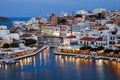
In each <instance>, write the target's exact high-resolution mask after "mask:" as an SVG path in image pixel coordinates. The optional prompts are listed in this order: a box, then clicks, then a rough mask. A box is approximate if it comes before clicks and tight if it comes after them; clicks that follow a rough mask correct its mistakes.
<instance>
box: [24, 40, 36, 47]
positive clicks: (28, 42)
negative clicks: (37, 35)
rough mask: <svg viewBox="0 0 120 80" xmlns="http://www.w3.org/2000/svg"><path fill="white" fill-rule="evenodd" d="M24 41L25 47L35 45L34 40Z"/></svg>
mask: <svg viewBox="0 0 120 80" xmlns="http://www.w3.org/2000/svg"><path fill="white" fill-rule="evenodd" d="M24 40H25V45H26V46H30V45H33V44H36V42H37V41H36V40H35V39H24Z"/></svg>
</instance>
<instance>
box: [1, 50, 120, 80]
mask: <svg viewBox="0 0 120 80" xmlns="http://www.w3.org/2000/svg"><path fill="white" fill-rule="evenodd" d="M0 71H1V72H0V75H1V73H2V74H4V76H0V80H3V78H6V79H9V77H10V78H14V77H13V76H15V75H17V76H18V77H19V78H20V80H26V79H27V80H32V79H34V78H38V79H41V78H43V77H49V80H53V79H54V78H55V79H57V80H65V79H67V80H68V79H69V80H73V77H74V79H75V80H88V79H89V80H112V79H115V80H119V79H120V76H119V75H120V63H118V62H115V61H111V62H110V61H107V60H92V59H83V58H75V57H73V56H63V55H54V54H53V53H52V50H50V51H49V49H45V50H43V51H42V52H40V54H38V55H36V56H32V57H28V58H24V59H21V60H20V63H16V64H12V65H0ZM60 73H62V74H61V75H59V74H60ZM12 74H13V75H12ZM43 74H44V75H43ZM54 75H56V76H54ZM108 75H109V76H110V77H108ZM11 76H12V77H11ZM61 76H62V77H61ZM30 77H32V78H30ZM16 78H17V77H16ZM44 80H48V78H44Z"/></svg>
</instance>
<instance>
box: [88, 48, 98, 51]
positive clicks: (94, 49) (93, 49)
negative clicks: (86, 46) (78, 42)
mask: <svg viewBox="0 0 120 80" xmlns="http://www.w3.org/2000/svg"><path fill="white" fill-rule="evenodd" d="M97 50H98V48H91V49H90V51H97Z"/></svg>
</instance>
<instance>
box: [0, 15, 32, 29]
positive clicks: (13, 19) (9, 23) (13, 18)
mask: <svg viewBox="0 0 120 80" xmlns="http://www.w3.org/2000/svg"><path fill="white" fill-rule="evenodd" d="M7 18H8V19H9V21H7V22H0V26H1V25H5V26H7V27H8V28H11V27H12V26H13V25H12V23H13V21H28V20H30V19H31V17H7Z"/></svg>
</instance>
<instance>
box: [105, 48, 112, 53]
mask: <svg viewBox="0 0 120 80" xmlns="http://www.w3.org/2000/svg"><path fill="white" fill-rule="evenodd" d="M104 52H105V53H110V52H113V49H105V50H104Z"/></svg>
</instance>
